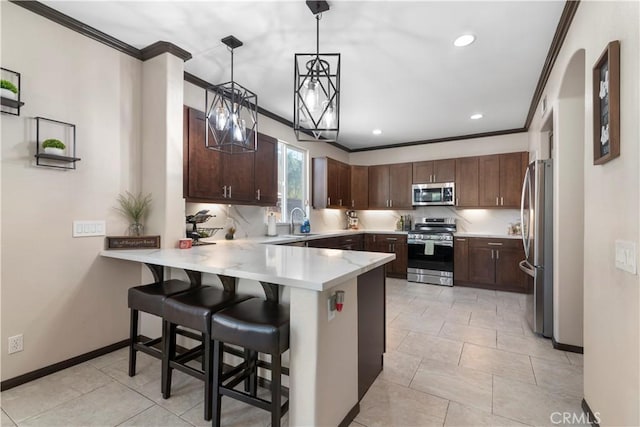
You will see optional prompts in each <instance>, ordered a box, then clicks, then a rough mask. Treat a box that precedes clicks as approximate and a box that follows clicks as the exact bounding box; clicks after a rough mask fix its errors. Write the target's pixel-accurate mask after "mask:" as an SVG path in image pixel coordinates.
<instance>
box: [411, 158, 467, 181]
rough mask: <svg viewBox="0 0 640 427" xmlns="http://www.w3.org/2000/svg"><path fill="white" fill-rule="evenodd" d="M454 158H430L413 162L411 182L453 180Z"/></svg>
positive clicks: (454, 174)
mask: <svg viewBox="0 0 640 427" xmlns="http://www.w3.org/2000/svg"><path fill="white" fill-rule="evenodd" d="M455 180H456V159H444V160H430V161H426V162H414V163H413V183H414V184H430V183H433V182H454V181H455Z"/></svg>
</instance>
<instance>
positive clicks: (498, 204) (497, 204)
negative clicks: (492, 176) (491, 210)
mask: <svg viewBox="0 0 640 427" xmlns="http://www.w3.org/2000/svg"><path fill="white" fill-rule="evenodd" d="M496 206H500V203H498V196H496Z"/></svg>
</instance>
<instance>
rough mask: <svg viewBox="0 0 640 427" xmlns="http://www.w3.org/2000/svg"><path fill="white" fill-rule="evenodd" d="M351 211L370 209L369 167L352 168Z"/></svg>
mask: <svg viewBox="0 0 640 427" xmlns="http://www.w3.org/2000/svg"><path fill="white" fill-rule="evenodd" d="M350 208H351V209H369V167H368V166H351V206H350Z"/></svg>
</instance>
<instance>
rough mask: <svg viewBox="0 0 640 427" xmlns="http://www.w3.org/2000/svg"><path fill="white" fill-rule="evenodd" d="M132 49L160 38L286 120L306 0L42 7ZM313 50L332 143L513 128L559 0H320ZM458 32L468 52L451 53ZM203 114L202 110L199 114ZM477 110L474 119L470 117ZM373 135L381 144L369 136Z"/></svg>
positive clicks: (309, 28)
mask: <svg viewBox="0 0 640 427" xmlns="http://www.w3.org/2000/svg"><path fill="white" fill-rule="evenodd" d="M44 3H45V4H47V5H48V6H50V7H52V8H54V9H56V10H58V11H60V12H62V13H65V14H67V15H69V16H71V17H73V18H76V19H78V20H80V21H82V22H83V23H85V24H88V25H90V26H92V27H95V28H97V29H98V30H100V31H103V32H105V33H107V34H109V35H111V36H113V37H115V38H117V39H120V40H122V41H124V42H126V43H128V44H130V45H132V46H135V47H137V48H143V47H146V46H148V45H150V44H152V43H154V42H156V41H159V40H163V41H169V42H172V43H174V44H176V45H177V46H179V47H181V48H183V49H185V50H187V51H189V52H191V54H192V55H193V59H191V60H189V61H187V62H186V63H185V70H186V71H188V72H190V73H192V74H194V75H196V76H198V77H200V78H202V79H204V80H206V81H208V82H211V83H223V82H226V81H228V80H229V78H230V70H229V66H230V55H229V53H228V51H227V48H226V46H224V45H223V44H222V43H221V42H220V39H222V38H223V37H225V36H228V35H234V36H236V37H237V38H239V39H240V40H242V41H243V42H244V46H243V47H241V48H239V49H236V51H235V66H234V73H235V76H234V80H235V81H236V82H238V83H240V84H242V85H243V86H245V87H247V88H249V89H251V90H252V91H254V92H256V93H257V94H258V104H259V105H260V106H261V107H263V108H265V109H267V110H270V111H271V112H273V113H275V114H277V115H279V116H282V117H284V118H286V119H288V120H292V117H293V55H294V53H307V52H313V51H315V33H316V32H315V19H314V17H313V15H312V14H311V12H310V11H309V9H308V8H307V6H306V5H305V3H304V1H302V0H297V1H253V2H244V1H200V2H191V1H179V2H178V1H173V2H156V1H140V2H121V1H44ZM329 3H330V5H331V10H330V11H328V12H325V13H324V14H323V16H322V20H321V22H320V51H321V52H326V53H336V52H339V53H341V54H342V64H341V68H342V73H341V115H340V136H339V139H338V143H339V144H341V145H344V146H346V147H349V148H351V149H359V148H364V147H371V146H376V145H388V144H397V143H403V142H410V141H421V140H428V139H435V138H443V137H451V136H459V135H468V134H476V133H482V132H493V131H501V130H507V129H516V128H521V127H523V126H524V124H525V120H526V116H527V112H528V109H529V105H530V103H531V99H532V97H533V93H534V90H535V86H536V83H537V81H538V77H539V76H540V72H541V70H542V66H543V63H544V60H545V57H546V55H547V51H548V50H549V46H550V44H551V40H552V38H553V34H554V32H555V29H556V26H557V24H558V21H559V18H560V15H561V13H562V9H563V7H564V1H526V2H525V1H510V2H485V1H472V2H456V1H434V2H427V1H412V2H408V1H391V0H390V1H348V0H342V1H335V0H334V1H329ZM463 33H472V34H474V35H476V37H477V39H476V42H475V43H473V44H472V45H471V46H468V47H464V48H456V47H454V46H453V40H454V39H455V38H456V37H458V36H459V35H461V34H463ZM203 109H204V106H203ZM476 112H480V113H482V114H483V115H484V118H482V119H481V120H470V119H469V116H470V115H471V114H473V113H476ZM375 128H379V129H382V131H383V133H382V135H380V136H373V135H372V133H371V131H372V130H373V129H375Z"/></svg>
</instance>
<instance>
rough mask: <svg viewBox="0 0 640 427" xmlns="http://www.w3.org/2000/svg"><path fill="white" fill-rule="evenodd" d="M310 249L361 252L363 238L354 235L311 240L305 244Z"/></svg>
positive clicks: (359, 235) (360, 235)
mask: <svg viewBox="0 0 640 427" xmlns="http://www.w3.org/2000/svg"><path fill="white" fill-rule="evenodd" d="M307 246H308V247H310V248H328V249H344V250H348V251H363V250H364V236H363V235H362V234H356V235H353V236H337V237H327V238H324V239H313V240H309V241H308V242H307Z"/></svg>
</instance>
